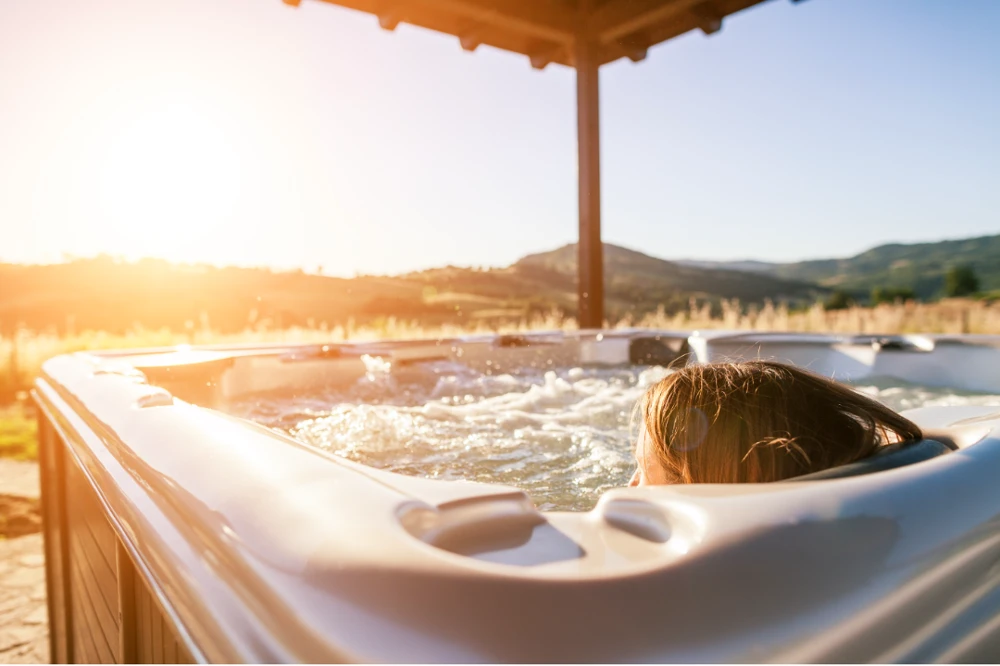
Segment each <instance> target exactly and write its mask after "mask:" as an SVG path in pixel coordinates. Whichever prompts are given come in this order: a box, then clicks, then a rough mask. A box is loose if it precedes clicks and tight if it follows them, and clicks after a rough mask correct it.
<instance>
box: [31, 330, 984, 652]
mask: <svg viewBox="0 0 1000 666" xmlns="http://www.w3.org/2000/svg"><path fill="white" fill-rule="evenodd" d="M739 358H774V359H778V360H784V361H788V362H792V363H796V364H798V365H802V366H806V367H809V368H811V369H813V370H815V371H817V372H820V373H823V374H826V375H830V376H834V377H836V378H837V379H842V380H844V381H850V382H853V383H855V384H856V385H858V386H859V388H860V389H862V390H864V387H866V386H867V385H868V384H869V383H872V384H873V385H875V386H880V385H882V384H879V382H884V381H885V380H886V378H889V379H892V380H898V381H900V382H903V383H910V384H913V385H918V386H920V387H931V388H933V387H947V388H948V389H949V390H954V391H955V392H957V395H959V396H960V397H961V398H962V399H955V400H949V399H938V400H936V401H935V403H936V404H937V405H938V406H925V407H921V408H917V409H913V410H909V411H907V412H906V413H907V415H908V416H909V417H910V418H912V419H913V420H915V421H916V422H917V423H919V424H920V425H921V426H922V427H924V429H925V431H926V434H927V436H928V438H929V439H932V440H934V441H936V442H938V443H939V444H937V446H938V447H944V450H945V451H946V452H945V453H944V454H941V455H938V454H934V455H930V456H925V457H923V458H920V457H918V458H915V459H907V460H904V461H903V462H897V463H895V464H890V465H888V466H887V465H882V466H880V467H879V466H873V467H871V468H867V467H866V466H865V465H864V464H862V465H861V468H860V469H854V470H853V471H850V473H849V474H848V473H846V472H845V473H844V474H843V475H840V477H839V478H827V479H816V480H802V481H797V482H783V483H776V484H766V485H727V486H714V485H693V486H675V487H658V488H631V489H630V488H616V489H612V490H607V491H603V490H602V489H601V488H598V490H601V492H598V493H597V494H596V495H595V496H594V503H596V504H595V505H594V506H593V508H590V510H578V511H565V510H563V511H551V510H540V509H539V508H538V507H539V506H544V502H541V501H539V500H538V497H537V494H534V490H532V491H531V492H532V493H533V494H531V495H529V493H528V492H526V491H525V490H524V489H523V488H521V487H516V486H512V485H502V484H498V483H483V482H481V481H462V480H458V481H455V480H440V479H434V478H425V477H423V476H421V475H419V474H411V475H406V474H400V473H395V472H392V471H388V470H387V469H377V468H376V467H374V466H372V465H369V464H362V463H361V462H358V461H357V460H350V459H347V458H345V457H344V456H342V455H337V454H336V452H333V451H330V450H326V449H324V448H323V447H322V446H319V445H315V444H314V443H310V442H309V441H305V440H303V438H296V437H292V436H290V435H289V434H288V433H289V432H292V431H290V430H288V429H285V430H282V429H281V428H276V427H274V425H273V424H264V425H262V424H261V423H254V422H252V421H250V420H247V419H246V418H241V416H240V415H239V414H240V412H239V409H237V408H236V407H234V406H239V405H243V406H245V405H247V404H256V402H255V401H256V400H257V397H258V396H263V397H266V399H273V396H275V395H282V396H286V397H290V398H293V399H300V398H303V397H308V396H313V395H321V394H324V393H329V392H331V391H333V392H336V391H338V390H341V389H346V388H347V387H352V386H357V385H358V382H359V381H362V380H363V379H365V378H367V379H368V380H369V381H376V380H377V379H378V378H377V377H376V378H373V377H372V376H371V375H372V374H373V373H375V374H378V373H382V374H383V375H386V376H388V377H391V378H395V379H396V380H403V379H405V378H406V377H407V376H408V375H412V376H426V375H427V373H428V369H429V368H430V369H432V370H433V372H434V374H436V375H438V376H439V377H443V378H446V379H447V378H448V377H450V376H451V375H452V374H453V373H457V372H460V371H468V372H472V373H476V374H477V375H478V376H485V377H526V376H542V377H544V376H546V373H556V372H557V370H558V369H564V370H565V369H567V368H568V369H571V370H572V371H577V369H578V372H579V373H587V372H592V371H593V372H597V371H598V370H601V369H615V368H618V369H625V370H628V369H629V368H634V367H638V366H641V367H642V368H645V369H648V367H649V366H658V367H660V368H670V367H677V366H678V365H681V364H685V363H703V362H709V361H716V360H723V359H739ZM666 371H667V370H662V371H661V372H666ZM557 374H558V373H557ZM602 376H603V375H602ZM629 376H632V375H629ZM635 376H638V373H635ZM505 381H506V380H505ZM609 381H610V380H609ZM623 381H624V380H623ZM635 381H637V382H638V381H639V380H638V379H637V380H635ZM623 386H627V387H632V384H629V383H628V381H625V383H624V384H623ZM981 394H986V395H981ZM992 394H1000V338H997V337H985V336H894V337H873V336H826V335H792V334H762V333H753V334H726V333H713V334H708V333H701V334H699V333H697V332H689V331H649V330H624V331H605V332H597V331H585V332H580V333H538V334H529V335H514V336H505V335H499V336H485V337H482V336H480V337H468V338H458V339H450V340H434V341H407V342H381V343H363V344H362V343H359V344H336V345H332V344H331V345H321V346H317V345H311V346H270V347H239V348H237V347H225V348H222V347H215V348H212V347H204V348H195V349H174V348H171V349H160V350H147V351H141V352H116V353H104V354H86V353H80V354H72V355H65V356H60V357H57V358H54V359H52V360H50V361H48V362H47V363H46V364H45V366H44V369H43V374H42V376H41V378H40V379H39V380H38V382H37V385H36V390H35V399H36V401H37V403H38V406H39V408H40V414H41V416H40V430H39V433H40V444H41V446H40V458H41V468H42V485H43V493H42V497H43V513H44V518H45V532H44V535H45V548H46V558H47V565H46V566H47V574H48V591H49V611H50V621H51V636H52V655H53V658H54V660H56V661H65V662H82V661H102V662H110V661H124V662H157V663H162V662H175V661H181V662H184V661H211V662H217V661H221V662H260V661H264V662H313V661H320V662H333V661H345V660H346V661H394V662H399V661H408V662H413V661H418V662H425V661H433V662H454V661H461V662H482V661H515V662H552V661H559V662H563V661H570V662H594V661H598V662H626V661H629V662H631V661H642V662H660V661H682V662H703V661H712V662H714V661H724V662H732V661H796V662H817V661H823V662H827V661H837V662H855V661H921V662H923V661H946V662H954V661H994V660H995V659H996V658H997V657H998V656H1000V631H997V630H996V628H997V626H1000V587H998V586H997V583H998V582H1000V568H998V566H997V562H1000V522H998V520H997V516H998V515H1000V484H997V482H996V478H997V475H998V473H1000V398H993V397H992ZM942 395H945V396H946V397H947V395H950V394H948V393H947V391H946V392H945V393H944V394H942ZM963 396H964V397H963ZM261 399H262V400H263V399H264V398H261ZM475 400H478V398H476V397H474V398H473V401H475ZM244 415H245V414H244ZM269 425H270V427H269ZM293 434H294V433H293ZM931 443H932V444H933V442H931ZM941 443H943V444H941ZM473 452H474V451H473ZM835 476H836V475H835ZM498 478H500V477H498ZM500 480H502V478H501V479H500ZM533 498H534V499H533ZM556 505H557V506H558V503H557V504H556ZM586 508H589V505H588V506H587V507H586Z"/></svg>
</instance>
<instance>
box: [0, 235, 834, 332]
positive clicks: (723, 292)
mask: <svg viewBox="0 0 1000 666" xmlns="http://www.w3.org/2000/svg"><path fill="white" fill-rule="evenodd" d="M605 265H606V273H605V275H606V290H605V291H606V313H607V316H608V318H609V319H611V320H618V319H620V318H622V317H623V316H625V315H626V314H631V315H633V316H641V315H643V314H645V313H647V312H651V311H655V310H656V309H657V308H658V307H661V306H662V307H664V309H665V310H666V311H667V312H671V311H676V310H677V309H680V308H686V307H687V305H688V301H689V299H690V298H692V297H694V298H699V299H703V300H708V301H712V302H718V301H719V299H722V298H727V299H731V298H738V299H740V300H741V301H742V302H743V303H762V302H763V301H764V300H765V299H774V300H788V301H790V302H796V303H807V302H812V301H814V300H815V299H816V298H819V297H821V296H822V295H823V293H824V291H825V290H824V289H823V288H817V287H815V286H813V285H810V284H807V283H804V282H801V281H794V280H788V279H784V278H781V277H775V276H771V275H754V274H751V273H740V272H735V271H729V270H720V269H712V268H698V267H689V266H682V265H679V264H676V263H674V262H670V261H665V260H663V259H657V258H655V257H650V256H648V255H645V254H642V253H640V252H635V251H633V250H628V249H625V248H620V247H616V246H613V245H606V252H605ZM553 309H555V310H558V311H561V312H562V313H564V314H569V315H573V314H575V312H576V246H575V245H567V246H565V247H562V248H559V249H557V250H553V251H551V252H545V253H541V254H535V255H531V256H528V257H525V258H523V259H521V260H520V261H517V262H515V263H514V264H513V265H511V266H508V267H505V268H496V269H489V270H476V269H469V268H456V267H445V268H436V269H431V270H426V271H420V272H416V273H410V274H406V275H399V276H391V277H382V276H364V277H357V278H352V279H344V278H334V277H325V276H321V275H311V274H306V273H304V272H301V271H293V272H273V271H270V270H267V269H259V268H258V269H254V268H235V267H228V268H219V267H214V266H190V265H176V264H171V263H168V262H166V261H163V260H157V259H144V260H141V261H137V262H124V261H118V260H115V259H112V258H110V257H97V258H93V259H78V260H75V261H72V262H69V263H64V264H53V265H28V266H26V265H18V264H0V334H9V333H10V332H11V331H13V330H14V329H16V328H17V327H19V326H24V327H27V328H29V329H32V330H53V331H55V332H64V331H66V330H70V329H72V330H77V331H80V330H105V331H111V332H124V331H127V330H129V329H131V328H135V327H136V326H137V325H139V326H142V327H144V328H153V329H159V328H169V329H173V330H185V329H186V328H190V327H192V326H210V327H211V328H213V329H214V330H217V331H219V332H236V331H241V330H244V329H245V328H246V327H247V326H251V325H260V324H262V323H266V324H267V325H268V326H272V327H278V328H284V327H288V326H307V325H310V324H312V325H317V326H318V325H321V324H322V323H324V322H325V323H326V324H328V325H330V326H333V325H336V324H343V323H345V322H347V321H349V320H354V321H355V322H357V323H366V322H372V321H376V320H378V319H379V318H387V317H397V318H401V319H405V320H414V321H420V322H422V323H426V324H438V323H444V322H455V323H459V322H462V321H467V320H468V319H470V318H477V319H494V320H501V319H506V320H511V319H521V318H524V317H530V316H532V315H533V314H538V313H543V312H548V311H551V310H553Z"/></svg>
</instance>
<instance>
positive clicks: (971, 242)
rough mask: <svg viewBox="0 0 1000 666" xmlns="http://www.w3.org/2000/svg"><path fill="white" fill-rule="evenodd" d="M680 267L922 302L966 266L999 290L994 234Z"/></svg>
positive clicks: (999, 239)
mask: <svg viewBox="0 0 1000 666" xmlns="http://www.w3.org/2000/svg"><path fill="white" fill-rule="evenodd" d="M678 263H681V264H682V265H688V266H698V267H702V268H715V269H722V270H742V271H748V272H754V273H756V274H760V275H771V276H775V277H780V278H784V279H787V280H799V281H803V282H812V283H815V284H820V285H823V286H825V287H828V288H840V289H844V290H846V291H850V292H855V293H857V294H859V295H863V296H867V294H869V293H870V292H871V290H872V289H873V288H874V287H904V288H909V289H912V290H913V291H914V293H915V294H916V295H917V296H918V297H919V298H922V299H929V298H936V297H940V296H942V295H943V289H944V276H945V273H946V272H947V271H948V269H949V268H950V267H951V266H955V265H968V266H971V267H972V268H973V269H974V270H975V271H976V274H977V276H978V277H979V281H980V288H981V289H982V290H983V291H992V290H998V289H1000V235H997V236H980V237H977V238H965V239H961V240H946V241H939V242H935V243H910V244H904V243H891V244H887V245H879V246H878V247H874V248H872V249H870V250H867V251H865V252H862V253H861V254H857V255H855V256H853V257H847V258H845V259H817V260H812V261H799V262H795V263H785V264H782V263H768V262H756V261H735V262H711V261H681V262H678Z"/></svg>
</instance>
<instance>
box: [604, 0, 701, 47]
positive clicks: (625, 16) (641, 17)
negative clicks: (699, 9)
mask: <svg viewBox="0 0 1000 666" xmlns="http://www.w3.org/2000/svg"><path fill="white" fill-rule="evenodd" d="M702 2H704V0H677V1H676V2H670V3H665V2H663V0H631V1H630V2H611V3H607V4H605V5H602V6H601V7H600V9H598V10H597V11H595V12H594V14H593V16H591V18H590V29H591V31H592V32H593V33H594V34H595V35H596V36H597V39H598V41H599V42H600V43H601V44H609V43H612V42H615V41H617V40H619V39H621V38H623V37H628V36H629V35H632V34H635V33H639V32H643V31H644V30H647V29H648V28H649V27H650V26H651V25H653V24H656V23H660V22H662V21H664V20H667V19H670V18H674V17H676V16H680V15H682V14H684V13H685V12H688V11H689V10H690V9H691V8H692V7H695V6H697V5H699V4H701V3H702Z"/></svg>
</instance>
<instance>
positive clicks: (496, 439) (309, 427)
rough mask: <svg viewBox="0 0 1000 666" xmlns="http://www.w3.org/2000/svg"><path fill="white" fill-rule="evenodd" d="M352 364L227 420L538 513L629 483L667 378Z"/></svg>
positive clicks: (989, 399) (954, 398)
mask: <svg viewBox="0 0 1000 666" xmlns="http://www.w3.org/2000/svg"><path fill="white" fill-rule="evenodd" d="M362 360H363V361H364V362H365V366H366V369H367V373H366V375H365V376H364V377H363V378H361V379H359V380H358V382H357V383H355V384H354V386H352V387H351V388H350V389H348V390H346V391H339V392H336V391H330V392H326V393H322V392H320V393H316V394H313V395H310V396H307V397H301V396H295V397H289V396H287V395H274V396H271V397H269V398H259V397H258V398H255V399H253V400H252V401H246V402H241V403H235V404H233V405H230V406H229V408H228V411H230V412H231V413H234V414H236V415H238V416H242V417H244V418H249V419H251V420H255V421H258V422H260V423H263V424H265V425H268V426H270V427H274V428H278V429H280V430H282V431H284V432H287V433H289V434H291V435H292V436H294V437H296V438H298V439H299V440H301V441H303V442H305V443H307V444H309V445H311V446H315V447H316V448H318V449H322V450H324V451H329V452H332V453H334V454H336V455H340V456H343V457H345V458H349V459H351V460H355V461H358V462H361V463H363V464H366V465H371V466H373V467H378V468H381V469H386V470H390V471H393V472H398V473H401V474H409V475H414V476H422V477H427V478H434V479H446V480H457V479H465V480H470V481H480V482H486V483H501V484H506V485H512V486H517V487H520V488H523V489H524V490H525V491H527V492H528V493H529V494H530V495H531V497H532V498H533V499H534V501H535V503H536V504H537V505H538V507H539V508H540V509H542V510H570V511H586V510H589V509H591V508H592V507H593V506H594V504H595V503H596V502H597V499H598V498H599V497H600V495H601V493H603V492H604V491H606V490H608V489H610V488H614V487H619V486H622V485H625V484H626V483H627V482H628V480H629V477H630V476H631V474H632V472H633V471H634V468H635V463H634V461H633V457H632V442H633V441H634V437H633V436H632V433H630V422H631V416H632V409H633V406H634V405H635V403H636V401H637V400H638V399H639V397H640V396H641V395H642V393H643V392H644V391H645V390H646V389H647V388H648V387H649V386H651V385H653V384H654V383H656V382H657V381H659V380H660V379H662V378H663V377H665V376H666V375H667V374H669V373H670V372H671V371H669V370H666V369H664V368H660V367H641V366H634V367H618V368H601V369H592V368H588V369H584V368H561V369H556V370H550V371H548V372H544V373H543V372H540V371H533V370H524V371H522V372H518V373H515V374H499V375H484V374H480V373H478V372H475V371H473V370H471V369H470V368H468V367H467V366H464V365H461V364H458V363H454V362H452V361H435V362H432V363H425V364H421V367H420V368H419V370H418V371H416V372H407V373H405V377H406V379H405V381H404V380H403V379H402V378H401V377H395V376H394V375H393V368H392V366H391V364H390V363H388V362H387V361H385V360H383V359H381V358H378V357H366V358H364V359H362ZM855 388H856V389H857V390H859V391H862V392H864V393H866V394H868V395H871V396H872V397H874V398H876V399H877V400H880V401H882V402H883V403H885V404H886V405H888V406H889V407H891V408H893V409H896V410H904V409H910V408H912V407H918V406H924V405H966V404H991V405H1000V396H989V395H981V394H971V393H961V392H956V391H954V390H951V389H943V388H929V387H925V386H916V385H910V384H904V383H901V382H899V381H898V380H894V379H886V380H872V381H870V382H867V381H866V382H865V384H864V385H858V386H856V387H855Z"/></svg>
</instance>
